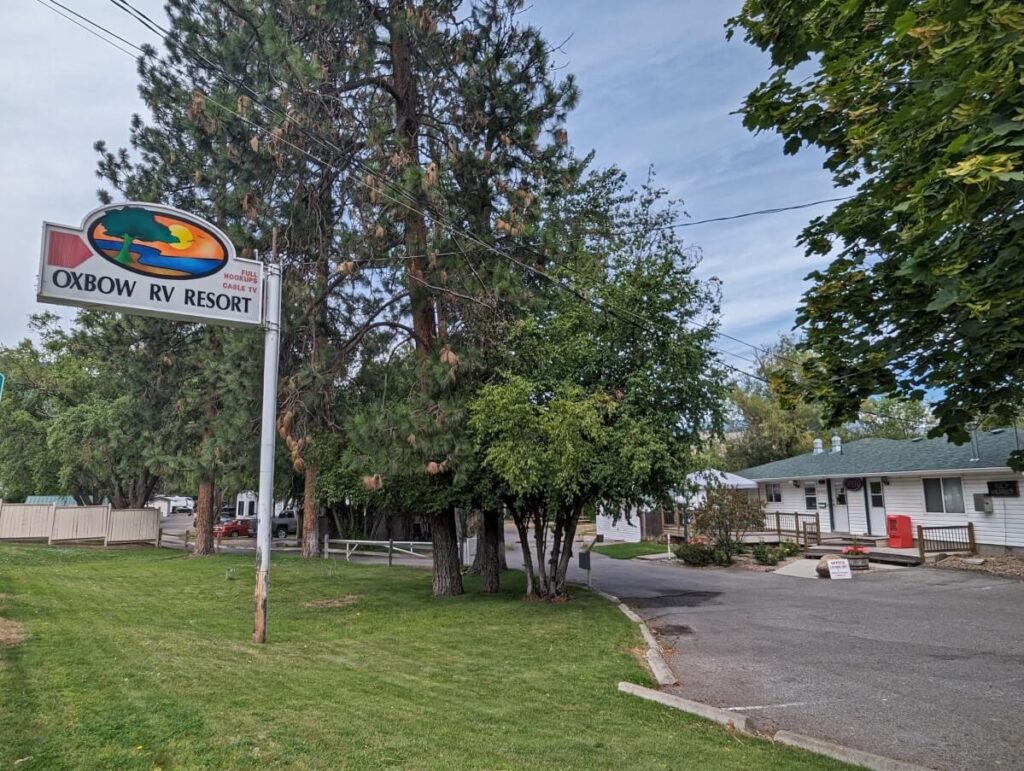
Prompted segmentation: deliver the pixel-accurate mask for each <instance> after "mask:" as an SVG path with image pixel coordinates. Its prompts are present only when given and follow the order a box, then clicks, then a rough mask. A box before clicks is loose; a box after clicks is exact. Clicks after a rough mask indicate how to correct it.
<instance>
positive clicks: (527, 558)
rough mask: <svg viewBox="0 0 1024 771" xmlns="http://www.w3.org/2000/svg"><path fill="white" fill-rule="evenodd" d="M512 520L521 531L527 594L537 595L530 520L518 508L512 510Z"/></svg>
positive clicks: (519, 531)
mask: <svg viewBox="0 0 1024 771" xmlns="http://www.w3.org/2000/svg"><path fill="white" fill-rule="evenodd" d="M512 522H513V523H515V526H516V532H517V533H519V546H520V548H521V549H522V551H523V571H524V572H525V573H526V596H527V597H534V596H536V595H537V576H536V574H535V573H534V571H533V556H532V555H531V554H530V530H529V528H530V520H529V518H528V517H524V516H523V514H522V513H521V512H519V511H517V510H513V511H512Z"/></svg>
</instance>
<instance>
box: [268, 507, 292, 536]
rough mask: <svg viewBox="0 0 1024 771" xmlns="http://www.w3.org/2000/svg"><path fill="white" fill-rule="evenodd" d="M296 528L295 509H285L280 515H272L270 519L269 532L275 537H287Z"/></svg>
mask: <svg viewBox="0 0 1024 771" xmlns="http://www.w3.org/2000/svg"><path fill="white" fill-rule="evenodd" d="M298 530H299V518H298V516H297V515H296V512H295V509H285V510H284V511H282V512H281V515H280V516H278V517H274V519H273V520H272V521H271V528H270V532H272V533H273V534H274V537H275V538H287V537H288V536H289V535H295V533H297V532H298Z"/></svg>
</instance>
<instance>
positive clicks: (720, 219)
mask: <svg viewBox="0 0 1024 771" xmlns="http://www.w3.org/2000/svg"><path fill="white" fill-rule="evenodd" d="M851 198H853V196H852V195H843V196H839V197H838V198H822V199H821V200H819V201H810V202H808V203H798V204H794V205H792V206H777V207H775V208H774V209H758V210H757V211H747V212H742V213H740V214H730V215H727V216H725V217H710V218H708V219H705V220H696V221H695V222H676V223H673V224H671V225H661V226H659V227H655V228H648V229H647V231H648V232H652V231H658V230H675V229H676V228H692V227H695V226H696V225H706V224H707V223H709V222H729V221H730V220H739V219H743V218H744V217H757V216H759V215H761V214H779V213H780V212H785V211H795V210H797V209H809V208H811V207H812V206H821V205H822V204H826V203H835V202H836V201H849V200H850V199H851ZM626 232H639V231H626Z"/></svg>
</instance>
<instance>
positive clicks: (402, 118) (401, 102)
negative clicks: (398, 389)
mask: <svg viewBox="0 0 1024 771" xmlns="http://www.w3.org/2000/svg"><path fill="white" fill-rule="evenodd" d="M389 12H390V17H391V24H390V27H389V29H388V33H389V34H390V36H391V66H392V72H393V78H394V94H393V96H394V99H395V134H396V139H397V140H398V146H399V149H400V151H401V152H402V153H403V154H404V156H405V158H404V161H405V170H406V172H407V174H406V178H407V179H410V180H414V181H413V182H412V183H411V186H410V188H409V193H410V195H411V196H412V197H413V198H414V199H415V200H416V201H419V200H420V199H421V198H422V190H421V188H420V185H419V176H420V171H421V169H420V158H419V154H420V147H419V135H420V123H419V112H418V106H417V99H416V80H415V77H414V74H413V69H412V46H411V45H410V42H409V36H408V32H407V31H406V29H405V25H406V20H405V17H406V12H407V6H406V1H405V0H390V2H389ZM423 208H424V207H418V206H410V207H406V209H405V210H404V212H403V216H404V223H403V224H404V229H405V232H404V236H405V248H406V253H407V254H408V255H409V258H408V259H407V260H406V275H407V278H408V283H407V286H408V289H409V300H410V304H411V306H412V307H411V311H412V327H413V330H414V331H415V332H416V350H417V351H418V352H419V353H421V354H422V355H423V357H424V358H425V357H426V355H427V354H429V352H430V349H431V348H432V347H433V344H434V326H435V318H434V303H433V302H432V300H431V297H430V294H429V292H428V290H427V287H426V286H425V283H426V282H425V274H424V270H423V266H424V260H423V259H422V257H423V255H425V254H426V253H427V225H426V219H425V217H424V215H423Z"/></svg>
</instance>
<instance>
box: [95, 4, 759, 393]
mask: <svg viewBox="0 0 1024 771" xmlns="http://www.w3.org/2000/svg"><path fill="white" fill-rule="evenodd" d="M110 2H111V3H112V4H113V5H114V6H115V7H117V8H120V9H121V10H123V11H125V12H126V13H128V14H130V15H131V16H132V17H133V18H136V19H137V20H139V21H140V23H142V24H143V25H144V26H145V27H146V28H147V29H149V30H150V31H154V27H155V28H156V30H155V31H157V34H163V35H165V36H170V31H169V30H168V29H166V28H165V27H162V26H161V25H160V24H159V23H157V22H155V21H153V20H152V19H151V18H150V17H148V16H146V15H145V14H144V13H142V12H141V11H139V10H138V9H137V8H135V7H134V6H132V5H131V3H129V2H127V0H110ZM179 42H180V41H179ZM181 45H182V47H183V48H185V50H187V51H188V52H189V53H191V54H192V55H193V56H195V57H196V58H197V59H200V60H202V61H203V62H205V63H206V64H207V65H208V66H209V67H210V68H212V69H214V70H216V71H217V72H218V73H219V74H220V76H221V77H222V78H224V79H225V80H227V81H228V82H230V83H231V84H232V85H234V86H235V87H236V88H240V89H244V90H245V91H247V92H248V93H249V95H250V97H251V98H252V100H253V103H254V104H257V105H259V106H260V107H262V108H263V109H265V110H267V111H268V112H269V113H271V115H276V116H277V117H278V118H281V119H282V120H284V121H285V122H289V121H290V122H291V123H293V124H294V125H296V126H297V127H298V129H299V130H300V132H301V133H303V134H304V135H305V136H306V137H307V138H309V139H311V140H312V141H313V142H315V143H317V144H320V145H322V146H324V147H327V148H328V149H330V150H333V151H335V152H342V150H341V148H339V147H338V146H337V145H335V144H333V143H332V142H330V141H328V140H325V139H324V138H323V137H320V136H318V135H316V134H312V133H311V132H309V131H308V130H307V129H306V128H305V127H304V126H302V125H301V124H298V123H297V122H296V121H294V120H291V119H290V118H289V117H288V116H287V115H282V114H281V113H280V112H279V111H277V110H274V108H272V107H268V106H267V105H266V104H265V103H264V102H263V101H262V100H261V99H260V97H259V95H258V94H256V93H255V91H254V90H253V89H252V88H250V87H249V86H248V85H247V84H245V83H244V82H242V81H240V80H239V79H237V78H234V77H232V76H231V75H230V74H228V73H227V72H225V71H224V68H223V67H222V66H221V65H219V64H218V63H216V62H213V61H211V60H210V59H209V58H208V57H207V56H205V55H204V54H202V53H201V52H197V51H196V50H195V49H194V48H192V47H191V46H188V45H185V44H184V43H181ZM207 98H208V99H209V100H210V101H211V102H212V103H213V104H214V105H216V106H219V107H221V108H222V109H225V110H227V111H228V112H230V113H232V114H234V115H235V116H236V117H238V118H240V119H242V120H243V121H245V122H246V123H248V124H249V125H252V126H253V127H254V128H256V129H257V130H262V131H264V132H266V131H267V129H266V128H265V127H263V126H260V125H258V124H255V123H253V122H252V121H249V120H248V119H247V118H245V117H244V116H242V115H240V114H239V113H238V112H237V111H235V110H233V109H231V108H230V107H227V106H225V105H221V104H219V103H218V102H217V101H216V100H215V99H213V98H211V97H209V95H207ZM279 141H283V142H285V143H286V144H288V145H289V146H291V147H293V148H294V149H296V150H298V151H299V152H301V153H303V154H304V155H306V157H308V158H310V159H311V160H313V161H315V162H317V163H319V164H321V165H323V166H327V167H329V168H333V169H336V170H337V167H336V166H334V165H333V164H331V163H329V162H327V161H325V160H324V159H322V158H319V157H318V156H315V155H313V154H312V153H310V152H309V151H307V150H305V149H304V148H301V147H299V146H298V145H295V144H294V143H292V142H290V141H289V140H287V139H284V138H280V139H279ZM352 165H354V166H356V167H357V168H359V169H360V170H361V171H363V172H365V173H367V174H368V175H370V176H373V177H374V178H375V179H378V180H379V181H381V182H382V183H383V184H384V185H385V186H386V187H387V188H388V189H391V190H396V191H397V192H398V193H399V194H401V195H402V196H403V197H405V198H406V199H407V200H408V201H411V202H412V204H411V205H410V204H409V203H406V202H405V201H399V200H397V199H395V198H393V197H391V196H388V195H386V194H383V193H381V191H379V190H378V191H377V193H378V194H380V195H382V197H384V198H387V199H388V200H389V201H391V202H392V203H395V204H397V205H399V206H403V207H404V208H406V209H408V210H409V211H411V212H414V213H417V214H420V215H424V214H426V213H427V212H428V211H429V213H430V214H431V216H432V217H433V218H434V219H435V220H436V221H437V222H438V223H439V224H441V225H442V226H443V227H444V228H445V229H446V230H448V231H449V233H451V235H452V236H455V237H458V236H462V237H465V238H467V239H468V240H470V241H472V242H474V243H476V244H478V245H479V246H481V247H483V248H484V249H485V250H488V251H491V252H494V253H495V254H497V255H498V256H500V257H502V258H503V259H505V260H507V261H510V262H512V263H513V264H516V265H518V266H519V267H520V268H523V269H525V270H527V271H529V272H531V273H533V274H534V275H537V276H538V277H541V278H543V279H545V280H546V281H548V282H550V283H552V284H554V285H555V286H558V287H559V288H560V289H562V290H563V291H568V292H570V293H572V294H573V295H574V296H576V297H577V298H578V299H580V300H582V301H584V302H587V303H589V304H590V305H591V306H592V307H595V308H597V309H598V310H601V311H602V312H606V313H612V315H617V314H616V313H615V312H614V310H618V311H619V312H625V313H627V314H629V315H631V316H633V317H635V318H637V319H640V321H642V322H644V323H647V324H652V323H653V322H651V321H650V320H649V319H646V318H644V317H642V316H640V315H639V314H636V313H634V312H632V311H628V310H625V309H621V308H618V309H615V308H614V306H612V305H611V304H609V303H603V304H602V303H597V302H596V301H594V300H592V299H591V298H588V297H586V296H585V295H583V294H582V293H581V292H580V291H579V290H577V289H576V288H574V287H572V286H569V285H567V284H563V283H562V282H561V281H558V280H557V279H556V278H554V277H553V276H551V275H549V274H547V273H546V272H544V271H542V270H540V269H538V268H536V267H534V266H532V265H529V264H528V263H524V262H522V261H521V260H517V259H516V258H514V257H512V255H510V254H508V253H507V252H504V251H502V250H500V249H498V248H497V247H495V246H494V245H492V244H489V243H487V242H485V241H483V240H482V239H480V238H479V237H478V236H476V235H475V234H472V233H470V232H469V231H466V230H463V229H461V228H458V227H457V226H455V225H454V224H452V223H451V222H450V221H448V220H447V219H446V218H445V217H444V216H443V215H441V214H439V213H438V212H435V211H433V210H431V209H429V208H425V209H420V208H418V204H419V201H417V200H416V199H415V198H413V197H412V196H411V195H410V194H409V193H408V191H405V190H403V189H401V188H397V187H396V186H395V185H394V183H392V182H391V180H389V179H387V178H386V177H383V176H381V175H380V174H379V173H378V172H376V171H375V170H373V169H370V168H368V167H367V166H366V165H365V164H363V163H361V162H360V161H359V160H358V159H353V160H352ZM359 182H360V183H361V184H363V185H364V186H366V183H365V181H363V180H359ZM526 248H527V249H528V250H530V247H528V246H527V247H526ZM533 251H534V252H535V251H536V250H533ZM620 318H621V317H620ZM697 326H702V327H704V328H705V329H708V331H712V332H714V331H715V330H712V329H711V328H710V326H709V325H701V324H697ZM712 348H713V350H715V351H716V352H718V353H720V354H722V355H726V356H733V357H735V358H738V359H741V360H743V361H747V362H748V363H751V364H756V362H755V361H754V360H752V359H749V358H747V357H744V356H741V355H740V354H737V353H733V352H731V351H726V350H724V349H720V348H715V347H713V346H712ZM721 364H722V365H723V366H725V367H726V368H728V369H730V370H731V371H734V372H737V373H739V374H743V375H746V376H751V377H757V376H756V375H752V374H751V373H748V372H745V371H743V370H740V369H737V368H736V367H732V366H730V365H727V364H725V363H724V362H721Z"/></svg>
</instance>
